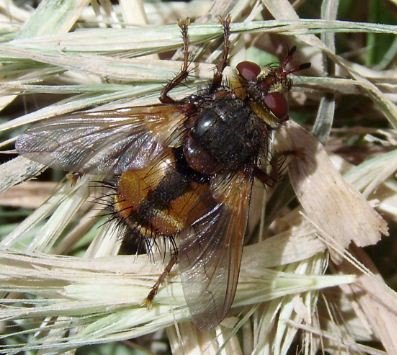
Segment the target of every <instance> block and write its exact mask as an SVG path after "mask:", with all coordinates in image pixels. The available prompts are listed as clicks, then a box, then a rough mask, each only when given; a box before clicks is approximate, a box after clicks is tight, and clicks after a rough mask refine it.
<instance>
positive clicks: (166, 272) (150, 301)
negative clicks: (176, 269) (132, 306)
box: [144, 253, 178, 308]
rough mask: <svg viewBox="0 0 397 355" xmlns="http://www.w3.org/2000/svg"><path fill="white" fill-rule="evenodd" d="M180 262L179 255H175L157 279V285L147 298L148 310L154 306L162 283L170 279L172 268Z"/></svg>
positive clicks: (145, 302)
mask: <svg viewBox="0 0 397 355" xmlns="http://www.w3.org/2000/svg"><path fill="white" fill-rule="evenodd" d="M177 261H178V254H177V253H174V254H173V255H172V256H171V259H170V261H169V262H168V264H167V266H166V267H165V268H164V270H163V272H162V273H161V275H160V276H159V278H158V279H157V281H156V283H155V284H154V285H153V287H152V289H151V290H150V292H149V294H148V295H147V297H146V298H145V301H144V304H145V305H146V307H147V308H151V307H152V304H153V300H154V297H156V295H157V293H158V292H159V288H160V286H161V284H162V283H164V281H165V279H166V278H167V277H168V275H169V274H170V272H171V270H172V267H173V266H174V265H175V264H176V262H177Z"/></svg>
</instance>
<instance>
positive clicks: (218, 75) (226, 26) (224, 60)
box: [210, 15, 230, 92]
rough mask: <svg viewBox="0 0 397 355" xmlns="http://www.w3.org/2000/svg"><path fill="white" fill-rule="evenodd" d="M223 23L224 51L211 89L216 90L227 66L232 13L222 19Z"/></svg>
mask: <svg viewBox="0 0 397 355" xmlns="http://www.w3.org/2000/svg"><path fill="white" fill-rule="evenodd" d="M221 24H222V25H223V51H222V58H221V59H220V61H219V63H218V64H217V66H216V68H215V73H214V77H213V79H212V83H211V88H210V91H211V92H214V91H215V90H216V89H218V88H219V87H220V86H221V84H222V74H223V70H224V69H225V68H226V66H227V62H228V57H229V52H230V15H228V16H226V17H225V18H222V19H221Z"/></svg>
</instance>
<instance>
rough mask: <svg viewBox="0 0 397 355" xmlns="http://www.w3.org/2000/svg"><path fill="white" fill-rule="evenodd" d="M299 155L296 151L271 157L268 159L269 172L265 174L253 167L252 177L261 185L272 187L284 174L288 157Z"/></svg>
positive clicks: (286, 151)
mask: <svg viewBox="0 0 397 355" xmlns="http://www.w3.org/2000/svg"><path fill="white" fill-rule="evenodd" d="M299 154H300V153H299V151H296V150H285V151H282V152H279V153H277V154H275V155H273V156H272V158H271V159H270V172H269V173H267V172H265V171H263V170H262V169H260V168H258V167H255V168H254V175H255V177H256V178H257V179H259V181H261V182H262V184H263V185H265V186H269V187H274V186H275V185H276V183H277V182H278V181H279V180H280V178H281V176H282V175H283V174H284V171H285V169H286V168H287V165H288V157H290V156H298V155H299Z"/></svg>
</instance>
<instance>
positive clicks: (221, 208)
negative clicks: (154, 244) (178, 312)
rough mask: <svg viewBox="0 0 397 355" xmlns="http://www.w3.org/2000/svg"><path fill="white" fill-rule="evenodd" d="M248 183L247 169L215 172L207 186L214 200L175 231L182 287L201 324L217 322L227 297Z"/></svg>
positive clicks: (234, 277) (236, 265) (235, 272)
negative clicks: (221, 174)
mask: <svg viewBox="0 0 397 355" xmlns="http://www.w3.org/2000/svg"><path fill="white" fill-rule="evenodd" d="M251 187H252V174H251V172H250V171H248V172H247V171H246V172H240V173H238V174H236V175H234V176H232V177H230V176H229V177H227V176H224V177H220V178H219V177H218V178H217V180H216V181H214V182H213V183H212V186H211V188H212V195H213V198H214V199H215V200H216V203H215V204H214V205H213V207H212V208H211V209H210V210H209V211H208V212H207V213H206V214H204V215H203V216H202V217H200V218H198V219H197V220H195V222H194V223H193V224H192V225H191V227H190V228H187V229H186V230H184V231H182V232H181V235H180V236H178V237H179V240H180V245H179V249H178V263H179V268H180V270H181V278H182V285H183V291H184V294H185V298H186V301H187V304H188V306H189V310H190V313H191V315H192V317H193V321H194V322H195V324H196V325H197V326H198V327H199V328H201V329H210V328H213V327H215V326H216V325H218V324H219V322H220V321H221V320H222V319H223V318H225V316H226V315H227V313H228V311H229V309H230V307H231V305H232V303H233V300H234V296H235V293H236V287H237V281H238V276H239V271H240V264H241V254H242V249H243V241H244V232H245V228H246V224H247V218H248V207H249V199H250V195H251ZM192 213H193V214H194V211H192Z"/></svg>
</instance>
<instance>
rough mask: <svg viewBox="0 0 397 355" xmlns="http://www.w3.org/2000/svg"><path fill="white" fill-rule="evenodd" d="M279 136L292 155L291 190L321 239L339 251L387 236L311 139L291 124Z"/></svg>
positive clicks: (381, 223) (383, 224) (382, 223)
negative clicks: (317, 228) (336, 246)
mask: <svg viewBox="0 0 397 355" xmlns="http://www.w3.org/2000/svg"><path fill="white" fill-rule="evenodd" d="M280 134H281V135H282V137H283V140H282V144H283V145H286V147H285V148H282V149H283V150H284V149H286V150H291V151H293V152H295V153H296V156H295V158H294V159H291V161H290V163H289V165H288V172H289V176H290V180H291V184H292V187H293V189H294V190H295V194H296V196H297V197H298V199H299V201H300V203H301V205H302V207H303V209H304V211H305V214H306V215H307V216H308V218H309V219H310V220H312V221H313V222H314V223H315V224H316V225H317V226H318V227H319V229H320V230H322V231H324V232H325V233H324V234H326V235H323V237H324V238H325V240H328V241H329V242H330V243H332V244H335V243H337V245H338V247H339V248H346V247H347V246H348V245H349V244H350V242H351V241H353V242H354V243H355V244H356V245H357V246H361V247H363V246H367V245H372V244H375V243H377V242H378V241H379V239H380V238H381V234H383V235H388V227H387V224H386V222H385V221H384V220H383V218H382V217H381V216H380V215H379V214H378V213H377V212H376V211H375V210H374V209H373V208H372V207H371V206H370V205H369V204H368V202H367V201H366V200H365V199H364V197H363V196H362V195H361V194H360V193H359V192H358V191H356V190H355V189H354V188H353V187H352V186H351V185H350V184H348V183H347V182H346V181H345V180H344V179H343V178H342V176H341V175H340V174H339V172H338V171H337V170H336V168H335V167H334V165H333V164H332V162H331V160H330V158H329V157H328V155H327V153H326V151H325V149H324V147H323V146H322V145H321V144H320V143H319V142H318V141H317V139H316V138H315V137H314V136H312V135H311V134H310V133H308V132H307V131H306V130H305V129H303V128H302V127H301V126H299V125H298V124H296V123H294V122H291V121H290V122H288V124H287V125H286V126H285V127H283V128H282V129H281V130H280ZM320 233H321V231H320ZM334 257H335V256H334Z"/></svg>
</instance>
